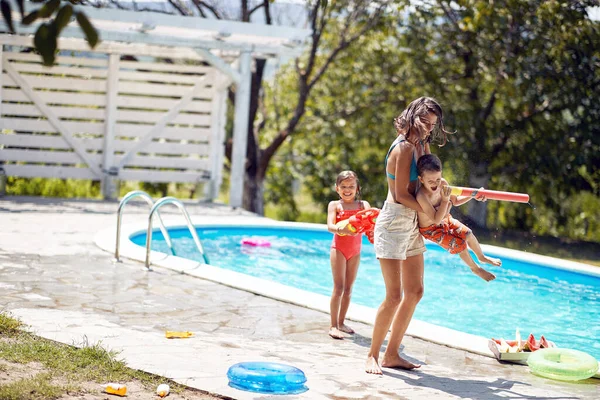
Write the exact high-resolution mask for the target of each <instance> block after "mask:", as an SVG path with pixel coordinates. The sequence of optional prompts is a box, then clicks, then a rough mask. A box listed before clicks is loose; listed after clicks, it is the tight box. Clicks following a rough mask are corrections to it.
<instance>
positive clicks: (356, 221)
mask: <svg viewBox="0 0 600 400" xmlns="http://www.w3.org/2000/svg"><path fill="white" fill-rule="evenodd" d="M379 211H380V210H379V209H378V208H369V209H367V210H361V211H359V212H357V213H356V214H354V215H353V216H351V217H350V218H348V219H345V220H343V221H340V222H338V224H337V226H339V227H341V228H344V227H346V226H348V229H349V230H350V231H351V232H352V233H364V234H366V235H367V239H369V242H371V243H373V230H374V229H375V221H377V216H378V215H379Z"/></svg>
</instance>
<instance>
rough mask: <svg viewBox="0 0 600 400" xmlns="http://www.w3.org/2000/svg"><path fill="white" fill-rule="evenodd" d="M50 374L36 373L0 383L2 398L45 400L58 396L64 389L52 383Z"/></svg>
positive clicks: (8, 399) (7, 399) (0, 395)
mask: <svg viewBox="0 0 600 400" xmlns="http://www.w3.org/2000/svg"><path fill="white" fill-rule="evenodd" d="M52 378H53V377H52V375H51V374H47V373H46V374H36V375H34V376H30V377H27V378H23V379H19V380H17V381H14V382H10V383H7V384H5V385H0V399H3V400H45V399H58V398H60V397H61V396H62V395H63V394H64V392H65V389H64V388H63V387H61V386H59V385H55V384H53V383H52Z"/></svg>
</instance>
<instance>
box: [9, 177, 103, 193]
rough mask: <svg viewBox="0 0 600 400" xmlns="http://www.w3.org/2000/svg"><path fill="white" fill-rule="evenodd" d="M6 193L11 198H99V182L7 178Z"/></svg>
mask: <svg viewBox="0 0 600 400" xmlns="http://www.w3.org/2000/svg"><path fill="white" fill-rule="evenodd" d="M6 193H7V194H9V195H13V196H45V197H65V198H73V197H74V198H100V182H94V181H90V180H81V179H59V178H17V177H12V176H9V177H8V179H7V185H6Z"/></svg>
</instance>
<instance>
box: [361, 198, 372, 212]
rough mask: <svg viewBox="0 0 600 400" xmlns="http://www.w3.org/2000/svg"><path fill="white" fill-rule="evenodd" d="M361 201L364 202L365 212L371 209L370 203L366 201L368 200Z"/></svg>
mask: <svg viewBox="0 0 600 400" xmlns="http://www.w3.org/2000/svg"><path fill="white" fill-rule="evenodd" d="M361 201H362V203H363V208H364V209H365V210H368V209H369V208H371V205H370V204H369V202H368V201H366V200H361Z"/></svg>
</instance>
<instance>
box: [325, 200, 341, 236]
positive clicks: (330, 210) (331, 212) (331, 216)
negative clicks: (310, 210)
mask: <svg viewBox="0 0 600 400" xmlns="http://www.w3.org/2000/svg"><path fill="white" fill-rule="evenodd" d="M337 206H338V201H337V200H333V201H330V202H329V205H328V206H327V230H328V231H329V232H331V233H339V232H338V228H337V226H336V225H335V214H336V213H337Z"/></svg>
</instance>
